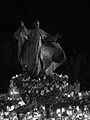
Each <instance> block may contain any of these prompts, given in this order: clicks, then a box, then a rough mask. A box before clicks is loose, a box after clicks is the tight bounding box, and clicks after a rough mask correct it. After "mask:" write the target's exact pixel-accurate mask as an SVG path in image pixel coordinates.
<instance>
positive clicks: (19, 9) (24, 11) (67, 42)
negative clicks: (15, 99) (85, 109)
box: [0, 0, 90, 92]
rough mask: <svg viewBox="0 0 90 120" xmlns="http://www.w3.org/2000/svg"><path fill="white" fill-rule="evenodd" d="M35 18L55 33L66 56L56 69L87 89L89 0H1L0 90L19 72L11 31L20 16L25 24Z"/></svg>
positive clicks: (89, 27)
mask: <svg viewBox="0 0 90 120" xmlns="http://www.w3.org/2000/svg"><path fill="white" fill-rule="evenodd" d="M35 19H38V20H39V21H40V23H41V28H42V29H43V30H45V31H46V32H48V33H50V34H52V35H55V34H57V33H60V34H62V39H61V40H60V41H59V43H60V45H61V46H62V48H63V50H64V51H65V53H66V57H67V60H66V61H65V63H64V64H63V65H61V66H60V67H59V68H58V69H57V72H58V73H62V74H68V75H69V78H70V79H69V80H70V81H71V82H74V81H75V80H76V79H78V80H79V81H80V82H81V86H82V87H81V88H82V89H89V86H90V85H89V83H90V82H89V80H90V63H89V61H90V55H89V54H90V53H89V50H90V47H89V40H90V12H89V3H88V2H85V1H84V2H80V1H79V2H71V1H59V2H57V1H49V0H48V1H35V0H25V1H20V0H18V1H17V0H12V1H11V0H7V1H5V0H0V91H1V92H7V90H8V88H9V82H10V79H11V77H12V76H13V75H16V74H19V73H21V72H22V70H21V66H20V64H19V62H18V60H17V40H15V39H14V37H13V34H14V32H15V31H16V30H17V29H18V27H19V25H20V20H23V21H24V23H25V25H26V27H27V28H31V27H32V22H33V20H35Z"/></svg>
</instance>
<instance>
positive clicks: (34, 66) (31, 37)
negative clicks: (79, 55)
mask: <svg viewBox="0 0 90 120" xmlns="http://www.w3.org/2000/svg"><path fill="white" fill-rule="evenodd" d="M39 26H40V22H39V21H38V20H36V21H34V23H33V27H34V28H33V29H27V28H26V26H25V25H24V23H23V22H22V21H21V26H20V27H19V28H18V30H17V31H16V32H15V34H14V37H15V38H16V39H17V40H18V52H17V53H18V59H19V61H20V64H21V66H22V69H23V70H24V69H25V66H27V69H28V73H29V74H30V76H34V77H35V76H39V75H43V74H46V75H49V74H52V72H53V71H54V70H55V69H56V68H57V67H59V66H60V65H61V64H62V63H63V62H64V61H65V60H66V56H65V53H64V51H63V50H62V48H61V46H60V45H59V44H58V43H57V36H52V35H49V34H48V33H46V32H45V31H44V30H42V29H41V28H40V27H39Z"/></svg>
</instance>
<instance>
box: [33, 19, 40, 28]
mask: <svg viewBox="0 0 90 120" xmlns="http://www.w3.org/2000/svg"><path fill="white" fill-rule="evenodd" d="M39 26H40V22H39V20H35V21H34V22H33V27H34V28H39Z"/></svg>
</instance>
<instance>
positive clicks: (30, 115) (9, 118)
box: [0, 105, 90, 120]
mask: <svg viewBox="0 0 90 120" xmlns="http://www.w3.org/2000/svg"><path fill="white" fill-rule="evenodd" d="M42 112H43V114H42V113H40V111H38V110H37V108H35V110H34V111H30V112H27V113H26V114H23V113H20V114H19V117H18V115H17V113H16V112H15V111H12V112H11V111H10V109H8V108H7V112H4V111H1V112H0V120H42V119H43V120H90V110H89V108H88V107H87V106H86V105H84V108H83V110H82V109H80V107H79V106H76V107H75V106H73V107H72V106H68V108H64V107H63V108H60V109H56V110H55V111H53V110H50V118H48V119H47V118H46V116H45V115H46V114H45V107H44V106H43V107H42Z"/></svg>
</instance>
